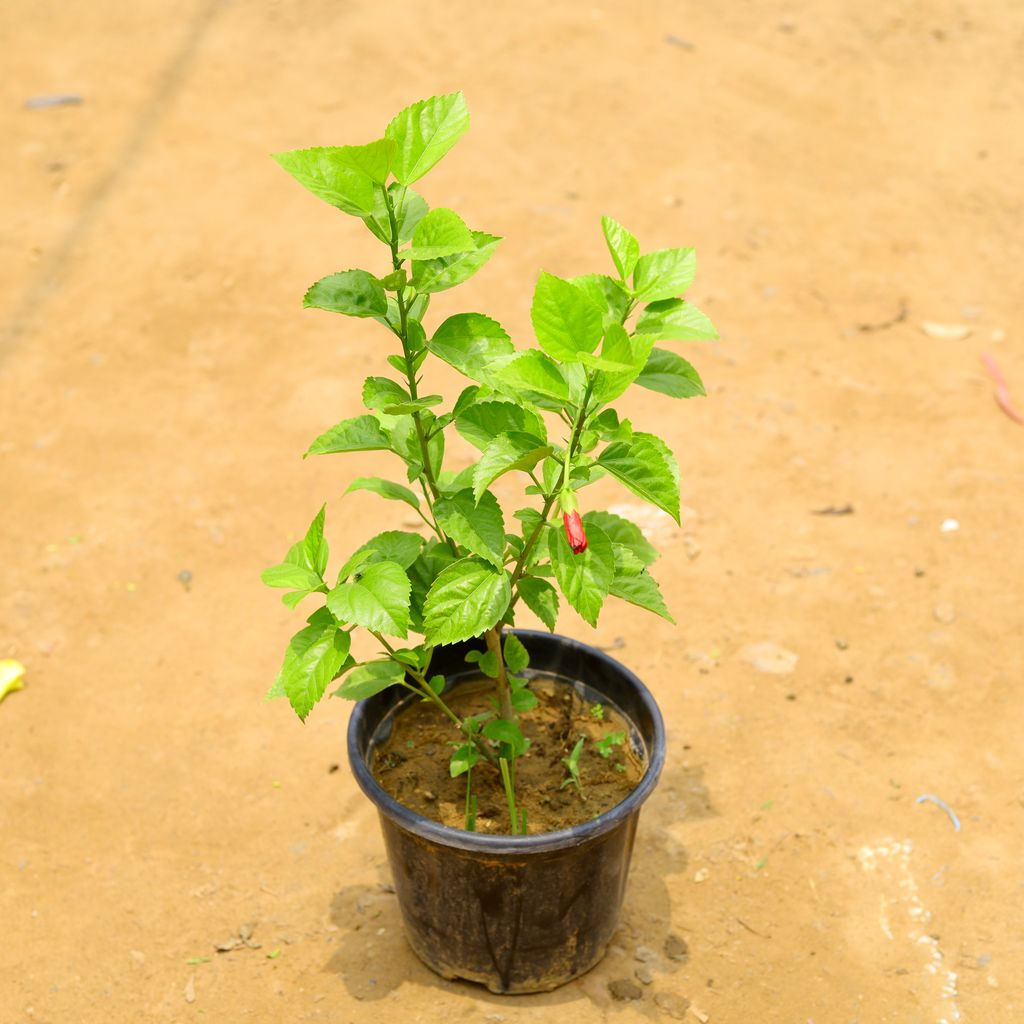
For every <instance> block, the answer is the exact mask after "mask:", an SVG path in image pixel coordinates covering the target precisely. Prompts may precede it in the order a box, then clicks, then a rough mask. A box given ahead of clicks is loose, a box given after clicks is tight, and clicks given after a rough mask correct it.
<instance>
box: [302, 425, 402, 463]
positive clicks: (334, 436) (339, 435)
mask: <svg viewBox="0 0 1024 1024" xmlns="http://www.w3.org/2000/svg"><path fill="white" fill-rule="evenodd" d="M390 449H391V439H390V438H389V437H388V435H387V434H385V433H384V431H383V430H381V428H380V424H379V423H378V422H377V420H376V419H374V417H373V416H356V417H354V418H353V419H350V420H342V421H341V422H340V423H338V424H337V425H335V426H333V427H331V429H330V430H328V431H326V432H325V433H323V434H321V435H320V436H319V437H318V438H317V439H316V440H315V441H314V442H313V443H312V444H311V445H310V446H309V451H307V452H306V455H332V454H334V453H335V452H373V451H389V450H390Z"/></svg>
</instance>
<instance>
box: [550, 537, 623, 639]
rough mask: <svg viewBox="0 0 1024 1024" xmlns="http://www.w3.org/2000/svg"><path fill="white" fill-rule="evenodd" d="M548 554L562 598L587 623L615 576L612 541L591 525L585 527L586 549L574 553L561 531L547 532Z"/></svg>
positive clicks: (592, 620)
mask: <svg viewBox="0 0 1024 1024" xmlns="http://www.w3.org/2000/svg"><path fill="white" fill-rule="evenodd" d="M548 553H549V554H550V556H551V564H552V566H553V567H554V570H555V579H557V580H558V585H559V587H560V588H561V590H562V593H563V594H564V595H565V599H566V600H567V601H568V602H569V604H571V605H572V606H573V608H575V609H576V611H578V612H579V613H580V615H581V616H582V617H583V619H584V620H585V621H587V622H589V623H590V625H591V626H596V625H597V617H598V615H599V614H600V613H601V606H602V605H603V604H604V600H605V598H606V597H607V596H608V591H609V588H610V587H611V585H612V580H614V579H615V555H614V552H613V551H612V542H611V541H610V540H609V539H608V538H607V537H606V536H605V535H604V533H603V532H602V531H601V529H600V528H599V527H597V526H595V527H594V528H593V529H588V530H587V549H586V551H582V552H580V554H578V555H574V554H573V552H572V548H570V547H569V542H568V541H567V540H566V539H565V531H564V530H549V531H548Z"/></svg>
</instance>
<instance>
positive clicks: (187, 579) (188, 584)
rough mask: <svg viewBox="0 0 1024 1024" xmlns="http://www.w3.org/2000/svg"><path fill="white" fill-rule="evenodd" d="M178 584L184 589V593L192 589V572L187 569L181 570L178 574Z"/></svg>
mask: <svg viewBox="0 0 1024 1024" xmlns="http://www.w3.org/2000/svg"><path fill="white" fill-rule="evenodd" d="M178 582H179V583H180V584H181V585H182V586H183V587H184V588H185V590H186V591H188V590H191V589H192V572H191V571H190V570H189V569H182V570H181V572H179V573H178Z"/></svg>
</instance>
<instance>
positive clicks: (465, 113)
mask: <svg viewBox="0 0 1024 1024" xmlns="http://www.w3.org/2000/svg"><path fill="white" fill-rule="evenodd" d="M468 128H469V110H468V109H467V108H466V98H465V97H464V96H463V95H462V93H461V92H454V93H450V94H449V95H447V96H432V97H431V98H430V99H427V100H420V101H419V102H418V103H414V104H413V105H412V106H410V107H406V108H405V109H404V110H403V111H401V113H399V114H396V115H395V117H394V118H393V119H392V121H391V123H390V124H389V125H388V126H387V129H386V130H385V132H384V136H385V138H388V139H391V140H393V141H394V143H395V145H396V152H395V155H394V157H393V160H392V168H391V169H392V171H393V173H394V175H395V177H396V178H397V179H398V180H399V181H400V182H401V183H402V184H403V185H410V184H412V182H414V181H415V180H416V179H417V178H422V177H423V175H424V174H426V173H427V171H429V170H430V168H431V167H433V166H434V164H436V163H437V162H438V160H440V159H441V157H443V156H444V155H445V153H447V152H448V150H449V149H451V148H452V146H454V145H455V143H456V142H458V140H459V139H460V138H461V137H462V135H463V134H465V132H466V130H467V129H468Z"/></svg>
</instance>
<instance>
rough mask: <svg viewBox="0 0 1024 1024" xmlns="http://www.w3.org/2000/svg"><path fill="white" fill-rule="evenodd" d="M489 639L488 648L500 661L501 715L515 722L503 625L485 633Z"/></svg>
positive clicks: (499, 694)
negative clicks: (502, 648) (503, 649)
mask: <svg viewBox="0 0 1024 1024" xmlns="http://www.w3.org/2000/svg"><path fill="white" fill-rule="evenodd" d="M484 639H486V641H487V649H488V650H489V651H490V652H491V654H493V655H494V657H495V658H496V659H497V662H498V679H497V683H498V702H499V704H500V705H501V717H502V718H504V719H505V721H506V722H514V721H515V720H516V713H515V710H514V709H513V707H512V687H511V686H509V683H508V673H507V672H506V671H505V658H504V655H503V654H502V651H501V627H500V626H495V627H494V628H493V629H489V630H487V632H486V633H485V634H484Z"/></svg>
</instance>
